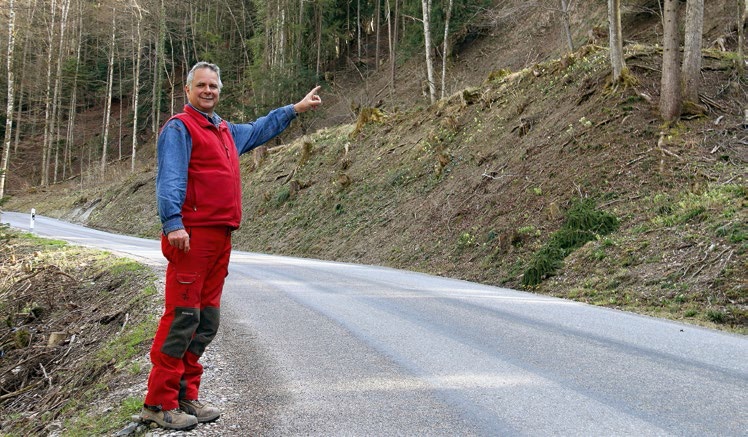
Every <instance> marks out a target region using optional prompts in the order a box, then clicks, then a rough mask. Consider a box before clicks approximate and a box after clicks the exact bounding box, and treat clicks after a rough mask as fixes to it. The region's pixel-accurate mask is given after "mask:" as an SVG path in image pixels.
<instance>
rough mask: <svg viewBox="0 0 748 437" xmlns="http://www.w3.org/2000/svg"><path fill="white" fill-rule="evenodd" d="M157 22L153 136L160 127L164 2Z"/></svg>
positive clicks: (164, 19) (164, 35)
mask: <svg viewBox="0 0 748 437" xmlns="http://www.w3.org/2000/svg"><path fill="white" fill-rule="evenodd" d="M158 20H159V25H158V36H157V37H156V38H157V39H156V59H155V65H154V72H153V126H151V131H152V132H153V133H154V134H155V133H157V132H158V130H159V128H160V127H161V92H162V90H161V74H162V72H163V71H164V50H165V47H164V46H165V45H166V8H165V6H164V0H161V1H160V7H159V19H158Z"/></svg>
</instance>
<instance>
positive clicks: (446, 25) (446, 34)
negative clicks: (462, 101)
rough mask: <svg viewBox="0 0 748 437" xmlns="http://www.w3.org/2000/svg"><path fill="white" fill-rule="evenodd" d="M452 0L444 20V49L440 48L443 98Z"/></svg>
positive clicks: (445, 83) (442, 96) (445, 85)
mask: <svg viewBox="0 0 748 437" xmlns="http://www.w3.org/2000/svg"><path fill="white" fill-rule="evenodd" d="M452 3H453V1H452V0H449V5H448V6H447V18H446V19H445V20H444V50H442V95H441V98H442V99H443V98H444V93H445V92H446V88H447V57H449V21H450V20H451V19H452Z"/></svg>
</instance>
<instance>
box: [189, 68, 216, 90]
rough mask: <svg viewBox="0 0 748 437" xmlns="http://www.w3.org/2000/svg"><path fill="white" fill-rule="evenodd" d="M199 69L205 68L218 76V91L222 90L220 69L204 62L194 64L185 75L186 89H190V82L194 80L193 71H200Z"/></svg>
mask: <svg viewBox="0 0 748 437" xmlns="http://www.w3.org/2000/svg"><path fill="white" fill-rule="evenodd" d="M201 68H207V69H209V70H211V71H213V72H214V73H216V75H218V90H219V91H220V90H221V88H223V82H221V69H220V68H218V65H216V64H211V63H210V62H205V61H200V62H198V63H197V64H195V65H194V66H193V67H192V69H191V70H190V72H189V73H188V74H187V88H189V89H192V80H193V79H194V78H195V71H197V70H200V69H201Z"/></svg>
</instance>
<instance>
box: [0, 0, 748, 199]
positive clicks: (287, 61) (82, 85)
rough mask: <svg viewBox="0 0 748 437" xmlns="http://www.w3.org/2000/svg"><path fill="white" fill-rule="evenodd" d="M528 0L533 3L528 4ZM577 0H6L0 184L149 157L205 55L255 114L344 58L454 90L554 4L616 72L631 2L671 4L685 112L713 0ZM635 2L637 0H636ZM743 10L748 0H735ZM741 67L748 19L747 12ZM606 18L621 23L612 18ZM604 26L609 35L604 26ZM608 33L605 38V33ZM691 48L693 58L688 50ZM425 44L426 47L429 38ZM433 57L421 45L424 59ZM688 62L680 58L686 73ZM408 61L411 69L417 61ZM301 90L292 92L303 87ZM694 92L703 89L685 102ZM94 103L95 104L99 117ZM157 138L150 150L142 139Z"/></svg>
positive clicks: (672, 102) (668, 104) (676, 76)
mask: <svg viewBox="0 0 748 437" xmlns="http://www.w3.org/2000/svg"><path fill="white" fill-rule="evenodd" d="M530 3H532V5H530ZM579 3H580V2H574V1H573V0H560V1H556V0H543V1H538V2H528V4H527V5H523V6H517V4H516V2H507V1H501V0H496V1H493V2H491V1H489V0H456V1H455V0H441V1H433V0H422V1H420V2H419V1H417V0H311V1H309V0H299V1H290V0H277V1H275V2H258V1H253V0H221V1H219V2H195V1H181V0H180V1H173V0H98V1H90V0H45V1H39V0H3V1H2V2H0V4H2V11H3V12H2V20H3V21H4V24H6V23H7V29H8V32H7V33H6V32H2V35H0V38H2V39H0V44H2V47H3V49H4V50H2V57H1V58H0V59H2V66H4V67H5V68H3V69H4V70H5V74H3V75H1V76H0V89H3V90H7V93H2V96H1V97H0V102H2V103H4V105H3V107H4V108H6V110H5V111H3V113H2V114H1V115H0V117H2V118H0V129H2V131H1V132H0V137H2V138H3V139H4V141H3V148H2V150H3V156H2V158H3V159H2V166H1V167H0V172H1V173H0V178H1V180H0V198H2V197H3V194H4V192H5V190H10V191H13V190H21V189H28V188H30V187H34V186H49V185H50V184H55V183H57V182H60V181H65V180H69V179H70V178H80V180H81V183H83V181H89V182H91V181H96V180H97V178H99V177H101V176H102V175H103V174H104V173H105V172H106V169H107V166H108V165H109V164H110V163H111V162H119V161H123V160H129V161H130V164H131V169H132V170H133V171H134V170H135V168H136V166H137V165H138V162H141V161H142V162H148V160H149V159H150V158H151V157H152V148H153V147H154V146H153V144H152V143H153V142H154V134H155V133H156V132H157V130H158V128H159V126H160V125H161V124H162V123H163V121H164V120H165V119H166V118H168V116H169V115H170V114H173V113H175V112H178V110H179V109H180V108H179V106H180V105H181V100H180V99H181V97H182V93H181V88H182V80H183V79H182V78H183V76H184V75H185V73H186V71H187V70H188V69H189V68H190V66H191V65H192V64H194V63H195V62H196V61H198V60H206V61H210V62H214V63H217V64H218V65H220V66H221V68H222V76H223V78H224V82H226V83H231V87H232V93H230V94H227V95H226V96H225V97H224V99H223V102H222V108H221V113H222V114H224V115H225V116H227V117H228V118H230V119H231V120H233V121H239V122H240V121H246V120H251V119H253V118H255V117H256V116H258V115H261V114H263V113H264V112H265V111H267V110H268V109H272V108H273V107H275V106H277V105H279V104H285V103H288V102H290V101H292V100H293V99H295V98H297V96H299V95H300V93H301V92H302V91H303V90H305V89H307V87H309V86H310V84H314V83H322V84H327V85H329V84H330V83H331V82H332V81H333V80H334V78H335V75H336V73H338V72H341V71H345V72H347V73H348V74H351V72H353V73H352V74H354V75H357V76H359V77H360V78H361V80H362V82H363V81H365V80H366V77H368V76H369V75H370V74H372V73H373V72H379V73H380V74H382V73H383V72H385V74H387V75H388V77H389V79H388V82H389V84H388V93H386V94H388V95H389V96H390V97H392V96H394V95H396V93H397V85H398V81H399V79H400V78H399V77H398V73H397V72H398V68H399V67H400V66H401V65H403V63H404V62H405V61H406V60H408V59H413V58H417V59H423V61H420V62H421V63H422V65H423V68H422V73H421V72H419V75H421V74H422V75H423V80H422V82H423V84H424V86H423V88H424V95H425V96H427V97H426V98H428V99H430V102H431V103H434V102H435V101H436V99H437V98H443V97H445V92H448V91H449V90H448V89H446V88H447V87H446V84H447V83H448V81H449V79H448V76H449V68H450V67H451V65H452V64H453V63H455V62H457V61H456V59H455V53H456V52H458V51H459V50H460V49H462V48H464V47H465V46H467V45H469V44H470V43H471V42H472V41H473V40H475V39H476V38H480V37H481V36H483V35H486V34H488V33H490V32H491V31H492V29H493V28H495V27H496V26H497V21H498V20H499V18H501V17H503V18H504V20H505V21H506V19H507V18H508V19H511V18H512V17H513V16H516V15H521V14H526V13H528V10H529V9H528V8H529V7H530V6H532V7H534V8H535V9H540V10H546V11H550V12H551V13H552V14H553V16H554V20H556V21H557V23H558V27H559V28H562V29H564V30H563V33H561V34H560V35H563V37H559V41H558V45H559V46H562V47H564V49H563V50H565V51H568V52H573V51H574V49H575V40H576V42H577V45H579V44H580V41H583V42H589V41H591V40H595V41H596V42H597V43H598V44H603V45H604V44H609V47H610V58H611V69H612V73H613V79H614V81H622V82H625V81H626V79H627V74H626V73H627V69H626V66H625V61H624V56H623V42H624V40H625V36H626V35H625V34H623V33H622V30H621V10H622V8H627V7H628V8H634V7H636V8H638V9H640V10H644V11H646V10H649V11H650V12H652V13H654V14H659V15H660V16H661V17H662V23H663V35H662V47H663V66H664V68H663V69H662V72H663V75H662V96H661V99H660V109H661V113H662V117H663V118H664V119H665V120H673V119H675V118H677V117H678V116H679V115H680V113H681V112H682V110H683V109H682V108H685V110H686V111H691V110H693V109H694V107H696V106H698V82H699V80H698V79H699V74H700V66H701V50H702V39H703V38H702V31H703V21H704V1H703V0H689V1H688V2H685V5H684V6H681V3H684V2H678V1H673V0H666V1H664V2H663V1H659V0H658V1H638V2H625V1H623V2H622V1H621V0H609V1H608V4H607V10H608V23H607V24H608V29H599V28H593V29H585V28H580V27H579V26H576V25H575V24H570V23H579V22H580V20H579V18H580V17H576V20H573V18H575V17H574V14H578V13H580V12H578V10H579V9H580V5H579ZM627 3H630V4H627ZM732 8H734V11H735V12H736V14H735V15H736V17H737V19H736V21H735V22H736V23H738V22H739V23H743V22H744V21H745V9H746V7H745V0H735V1H734V5H733V6H732ZM735 28H736V29H737V31H738V35H737V36H736V37H737V39H738V43H737V44H736V46H737V53H738V57H739V58H740V59H741V61H738V62H737V65H738V68H743V61H742V56H743V55H742V47H743V46H744V42H743V33H742V32H743V26H742V25H737V26H735ZM608 30H609V31H608ZM595 33H600V34H602V35H604V36H607V38H603V39H604V40H603V41H597V38H596V37H595ZM606 39H607V40H606ZM681 45H682V46H683V50H682V52H683V55H682V57H683V59H682V68H681V59H680V57H681V54H680V52H681V50H680V49H679V48H680V46H681ZM424 48H425V50H424ZM424 58H425V59H424ZM681 71H682V73H681ZM406 74H408V73H406ZM294 101H295V100H294ZM688 102H691V103H692V104H691V105H689V104H688ZM92 112H93V114H92ZM94 116H95V117H98V119H91V118H92V117H94ZM141 149H144V150H145V151H148V150H149V149H150V150H151V152H148V153H146V154H145V156H140V153H139V152H140V150H141Z"/></svg>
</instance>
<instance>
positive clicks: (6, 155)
mask: <svg viewBox="0 0 748 437" xmlns="http://www.w3.org/2000/svg"><path fill="white" fill-rule="evenodd" d="M15 23H16V13H15V8H14V7H13V0H9V4H8V51H7V67H8V70H7V75H8V78H7V79H8V104H7V105H6V108H5V138H4V139H3V158H2V164H1V166H0V199H2V198H3V196H5V177H6V176H5V175H6V174H7V173H8V161H9V160H10V139H11V136H12V131H11V130H12V128H13V46H14V44H15V41H14V33H13V32H14V29H13V28H14V26H15Z"/></svg>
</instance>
